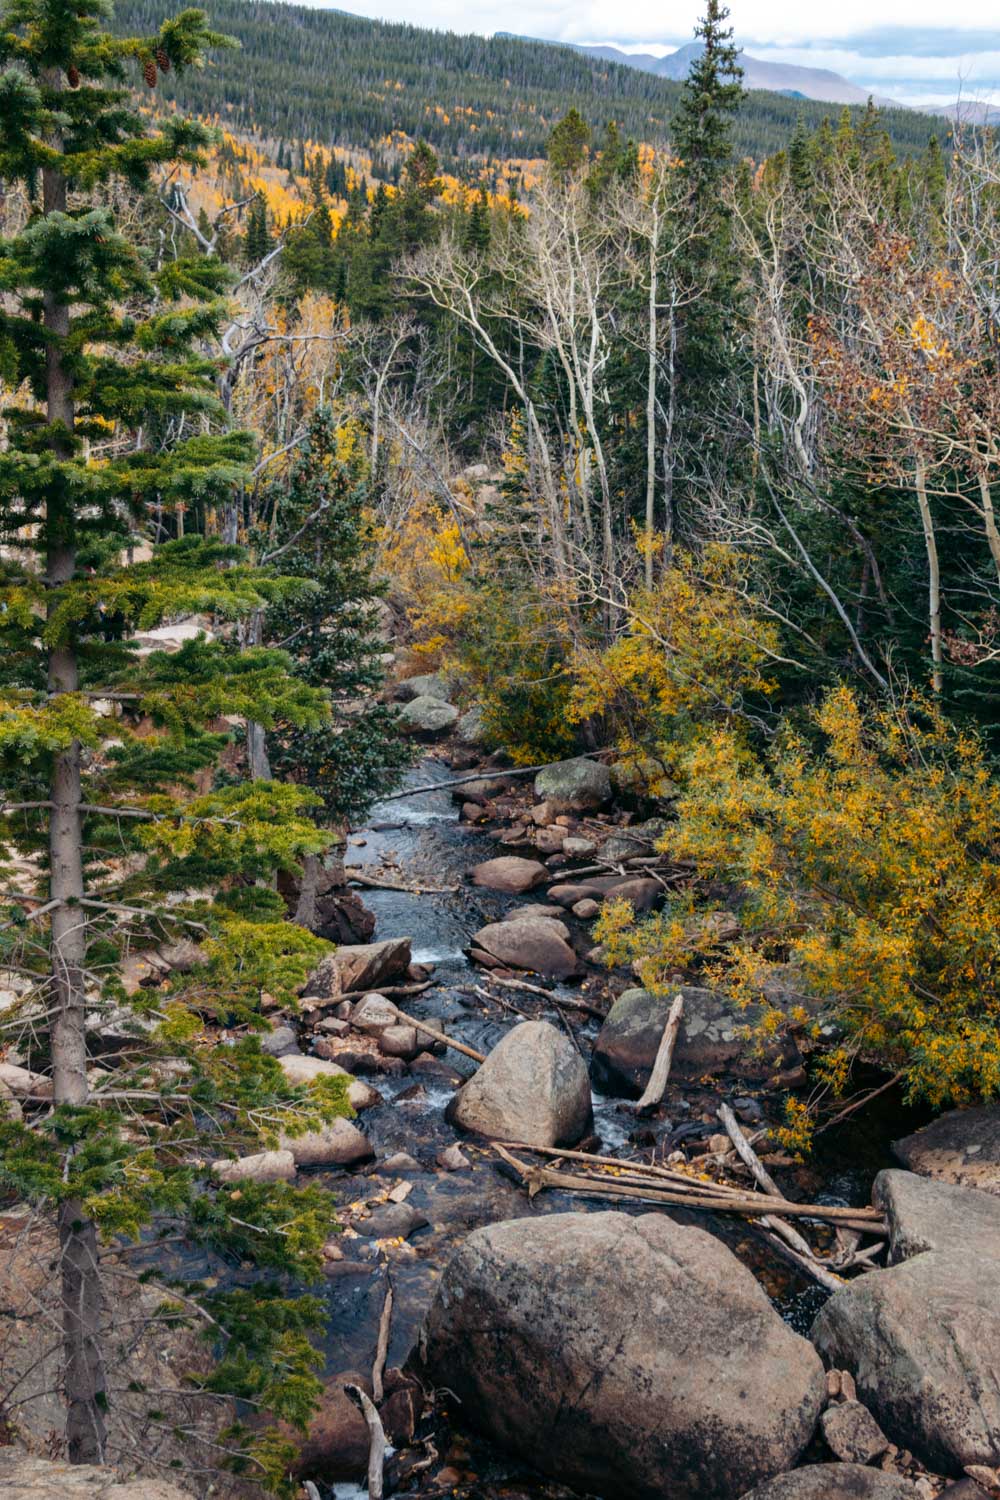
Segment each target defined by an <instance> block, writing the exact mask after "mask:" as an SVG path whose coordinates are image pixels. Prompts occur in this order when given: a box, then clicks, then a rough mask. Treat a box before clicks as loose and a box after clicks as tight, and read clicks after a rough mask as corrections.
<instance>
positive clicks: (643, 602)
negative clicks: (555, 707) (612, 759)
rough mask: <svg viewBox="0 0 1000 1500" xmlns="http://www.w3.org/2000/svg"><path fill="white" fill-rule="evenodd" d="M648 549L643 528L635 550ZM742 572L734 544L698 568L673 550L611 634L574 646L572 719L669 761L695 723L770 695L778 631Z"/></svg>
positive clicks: (625, 746)
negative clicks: (597, 723) (602, 642)
mask: <svg viewBox="0 0 1000 1500" xmlns="http://www.w3.org/2000/svg"><path fill="white" fill-rule="evenodd" d="M648 546H649V542H648V541H647V539H646V538H645V537H644V536H642V535H640V537H639V550H640V553H642V552H643V550H644V549H645V548H646V547H648ZM745 569H746V564H745V561H744V560H743V559H742V558H741V557H740V555H739V554H738V553H736V552H735V551H733V550H732V549H731V548H725V547H721V546H717V547H711V548H709V549H707V551H706V552H705V553H704V554H703V555H702V556H700V557H699V559H698V563H697V566H695V562H694V560H693V558H691V557H690V556H688V555H686V554H684V553H681V552H675V553H674V556H673V559H672V561H671V563H670V565H669V566H668V567H666V568H664V569H663V570H662V571H661V572H660V575H659V577H658V579H657V581H656V583H655V584H654V586H653V588H652V589H646V588H640V589H637V590H635V591H634V592H633V593H632V595H631V597H630V599H629V601H628V604H627V606H626V615H627V624H626V626H625V629H624V630H623V632H622V633H621V634H620V635H619V637H618V639H617V640H615V641H614V642H613V643H612V644H611V645H610V646H605V647H602V648H596V649H594V650H588V649H581V650H579V651H578V652H577V653H576V656H575V658H574V660H573V662H572V675H573V678H574V688H573V692H572V695H571V698H570V703H569V713H570V716H571V718H572V719H573V720H575V721H576V722H578V723H579V722H582V721H583V720H586V719H591V720H593V719H602V720H604V721H605V722H606V723H607V724H608V727H609V730H610V732H611V735H612V736H613V737H614V739H615V740H616V741H617V744H618V747H619V749H620V750H621V751H622V752H623V753H628V754H632V755H635V754H636V753H639V754H641V753H643V751H645V752H646V753H649V752H651V751H657V752H659V754H660V755H661V757H662V755H663V753H664V751H666V753H667V757H668V759H669V757H670V755H671V750H670V747H671V746H673V745H677V744H683V743H686V741H687V739H688V738H689V737H690V735H691V733H692V732H695V730H696V726H700V725H703V724H705V723H711V722H712V721H713V720H715V721H718V720H719V719H720V718H727V717H729V716H730V715H731V714H732V713H733V712H735V711H736V710H737V709H738V708H739V707H740V705H741V703H742V702H743V700H744V699H745V698H746V696H747V695H748V694H751V693H760V694H767V693H770V692H771V691H772V684H771V681H770V679H769V678H768V676H767V663H768V660H769V659H770V658H771V657H773V656H774V654H775V653H776V652H777V649H778V636H777V632H776V630H775V628H774V627H773V625H772V624H770V622H768V621H766V620H764V619H762V618H760V617H759V615H758V614H757V613H756V612H755V610H754V607H753V603H752V601H750V600H748V599H747V597H746V594H745V587H744V586H745V582H746V577H745ZM699 732H700V731H699Z"/></svg>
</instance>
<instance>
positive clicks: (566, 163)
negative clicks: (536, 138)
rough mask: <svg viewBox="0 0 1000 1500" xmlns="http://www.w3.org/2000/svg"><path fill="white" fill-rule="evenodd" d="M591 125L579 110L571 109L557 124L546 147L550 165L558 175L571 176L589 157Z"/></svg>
mask: <svg viewBox="0 0 1000 1500" xmlns="http://www.w3.org/2000/svg"><path fill="white" fill-rule="evenodd" d="M589 145H590V126H589V125H588V124H587V122H586V120H585V119H584V118H583V116H582V115H581V114H580V112H579V110H577V109H571V110H570V111H569V112H568V114H566V115H565V116H564V117H563V118H562V119H561V120H560V121H559V124H558V125H556V126H555V127H554V128H553V130H552V133H551V135H550V136H549V139H548V142H547V143H546V147H545V154H546V156H547V157H548V159H549V166H550V167H551V168H552V171H553V172H554V174H555V175H556V177H570V176H572V174H573V173H574V172H578V171H579V170H580V168H581V167H582V166H583V164H584V162H585V161H586V159H587V148H588V147H589Z"/></svg>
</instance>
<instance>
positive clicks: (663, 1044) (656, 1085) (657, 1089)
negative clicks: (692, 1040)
mask: <svg viewBox="0 0 1000 1500" xmlns="http://www.w3.org/2000/svg"><path fill="white" fill-rule="evenodd" d="M683 1017H684V996H683V995H675V996H674V1001H673V1004H672V1005H671V1007H670V1014H669V1015H668V1017H667V1024H666V1025H665V1026H664V1028H663V1035H662V1036H661V1037H660V1045H659V1046H658V1047H657V1049H656V1060H655V1061H654V1063H653V1071H652V1072H651V1073H650V1075H649V1082H648V1083H647V1084H646V1089H645V1092H644V1093H643V1096H642V1098H641V1099H640V1100H639V1101H638V1103H637V1104H636V1106H635V1112H636V1114H642V1112H643V1110H646V1109H654V1108H655V1107H656V1105H657V1104H659V1103H660V1100H661V1099H662V1098H663V1091H664V1089H665V1088H666V1086H667V1079H668V1078H669V1077H670V1064H671V1062H672V1061H673V1056H674V1047H675V1045H676V1042H677V1033H678V1032H679V1031H680V1029H681V1021H682V1019H683Z"/></svg>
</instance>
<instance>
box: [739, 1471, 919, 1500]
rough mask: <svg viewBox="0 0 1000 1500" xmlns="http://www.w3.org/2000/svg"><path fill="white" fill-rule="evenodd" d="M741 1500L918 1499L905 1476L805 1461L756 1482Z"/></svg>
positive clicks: (915, 1491)
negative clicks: (763, 1480) (805, 1464)
mask: <svg viewBox="0 0 1000 1500" xmlns="http://www.w3.org/2000/svg"><path fill="white" fill-rule="evenodd" d="M743 1500H920V1491H919V1490H918V1489H917V1487H916V1485H913V1484H911V1483H910V1481H909V1480H908V1479H900V1478H899V1476H898V1475H896V1474H883V1473H882V1472H881V1470H879V1469H868V1468H865V1467H863V1466H862V1465H860V1464H808V1465H807V1466H806V1467H805V1468H804V1469H796V1470H795V1471H794V1473H792V1474H779V1475H778V1477H777V1479H770V1480H768V1482H767V1484H761V1485H758V1487H757V1489H755V1490H751V1491H750V1492H749V1494H746V1495H744V1496H743Z"/></svg>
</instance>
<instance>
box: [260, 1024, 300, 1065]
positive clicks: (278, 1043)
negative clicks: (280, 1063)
mask: <svg viewBox="0 0 1000 1500" xmlns="http://www.w3.org/2000/svg"><path fill="white" fill-rule="evenodd" d="M260 1050H261V1051H262V1052H266V1053H267V1055H268V1057H284V1056H285V1055H286V1054H287V1053H289V1052H298V1050H299V1039H298V1037H297V1036H296V1035H295V1032H294V1031H293V1030H292V1028H291V1027H290V1026H275V1028H274V1030H273V1031H265V1032H264V1034H263V1036H262V1037H261V1039H260Z"/></svg>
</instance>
